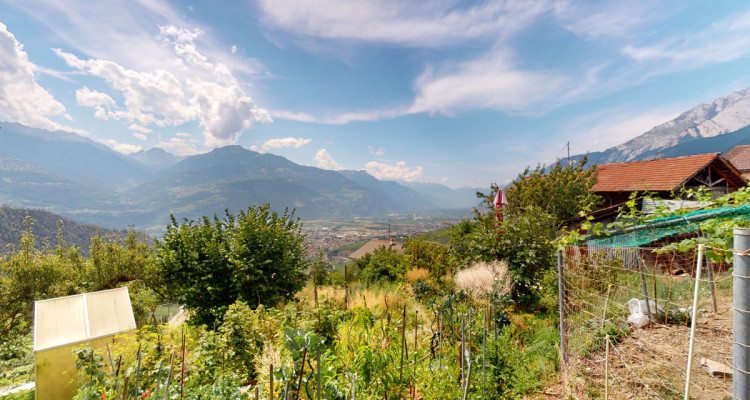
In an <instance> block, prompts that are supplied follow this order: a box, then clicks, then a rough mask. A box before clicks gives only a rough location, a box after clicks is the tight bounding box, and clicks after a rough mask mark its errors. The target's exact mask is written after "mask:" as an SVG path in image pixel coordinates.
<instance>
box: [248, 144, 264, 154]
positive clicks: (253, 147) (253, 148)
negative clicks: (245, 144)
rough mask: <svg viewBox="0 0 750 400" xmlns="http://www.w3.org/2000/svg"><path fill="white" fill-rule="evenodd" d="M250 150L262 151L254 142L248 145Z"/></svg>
mask: <svg viewBox="0 0 750 400" xmlns="http://www.w3.org/2000/svg"><path fill="white" fill-rule="evenodd" d="M250 150H252V151H257V152H261V151H262V150H261V149H260V148H258V146H257V145H255V144H254V145H252V146H250Z"/></svg>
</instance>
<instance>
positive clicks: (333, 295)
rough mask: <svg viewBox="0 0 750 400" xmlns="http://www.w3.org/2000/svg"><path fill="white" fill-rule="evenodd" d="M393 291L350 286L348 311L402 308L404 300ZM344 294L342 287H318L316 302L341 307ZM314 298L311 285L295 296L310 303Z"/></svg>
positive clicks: (344, 300) (344, 298) (344, 299)
mask: <svg viewBox="0 0 750 400" xmlns="http://www.w3.org/2000/svg"><path fill="white" fill-rule="evenodd" d="M394 291H395V290H394V289H386V288H383V287H370V288H365V287H362V286H359V285H351V286H350V287H349V309H350V310H351V309H353V308H355V307H357V306H367V307H368V308H370V309H373V308H379V309H381V310H385V309H386V308H388V309H389V310H394V307H402V306H403V305H404V301H405V300H404V298H403V297H402V296H401V295H400V294H398V293H394ZM345 293H346V292H345V291H344V288H342V287H338V286H319V287H318V302H322V301H323V300H324V299H328V300H329V301H332V302H333V303H335V304H338V305H339V306H341V307H343V306H344V305H345V304H344V303H345V302H346V297H345ZM314 296H315V294H314V293H313V287H312V285H307V286H306V287H305V288H303V289H302V291H300V292H299V293H298V294H297V297H298V298H307V299H308V300H309V301H310V302H311V303H312V301H313V299H314Z"/></svg>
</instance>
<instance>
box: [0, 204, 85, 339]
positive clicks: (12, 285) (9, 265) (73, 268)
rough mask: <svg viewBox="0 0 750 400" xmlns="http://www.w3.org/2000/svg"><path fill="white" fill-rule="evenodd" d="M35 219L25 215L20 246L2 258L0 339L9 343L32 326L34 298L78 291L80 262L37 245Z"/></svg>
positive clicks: (0, 265) (67, 254)
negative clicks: (24, 229) (24, 228)
mask: <svg viewBox="0 0 750 400" xmlns="http://www.w3.org/2000/svg"><path fill="white" fill-rule="evenodd" d="M33 224H34V222H33V220H32V219H31V218H30V217H26V218H25V219H24V221H23V225H24V226H25V227H26V231H25V232H24V234H23V236H22V237H21V242H20V246H19V247H18V248H17V249H16V250H15V251H13V252H12V253H11V255H10V256H9V257H8V259H7V260H2V259H0V343H5V344H8V343H10V342H12V341H13V340H14V339H17V338H19V337H21V336H23V335H25V334H27V333H28V332H29V331H30V330H31V321H32V312H33V308H34V301H36V300H42V299H47V298H52V297H59V296H66V295H72V294H75V293H77V292H78V291H79V285H80V275H79V274H78V271H79V270H80V269H81V265H80V264H78V263H77V262H76V261H78V260H79V258H76V257H73V258H72V259H71V258H68V256H69V255H71V253H68V252H64V253H63V254H57V253H55V252H54V251H42V250H39V249H37V248H36V246H35V244H36V237H35V236H34V234H33V233H32V229H33Z"/></svg>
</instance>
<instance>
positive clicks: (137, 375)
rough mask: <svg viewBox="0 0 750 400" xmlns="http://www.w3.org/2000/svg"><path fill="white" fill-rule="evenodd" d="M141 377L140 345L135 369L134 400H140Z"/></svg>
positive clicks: (139, 345)
mask: <svg viewBox="0 0 750 400" xmlns="http://www.w3.org/2000/svg"><path fill="white" fill-rule="evenodd" d="M140 377H141V344H140V343H138V363H137V364H136V367H135V394H133V400H138V379H139V378H140Z"/></svg>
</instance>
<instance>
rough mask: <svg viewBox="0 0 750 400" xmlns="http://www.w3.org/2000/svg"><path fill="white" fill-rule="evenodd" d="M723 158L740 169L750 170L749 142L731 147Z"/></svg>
mask: <svg viewBox="0 0 750 400" xmlns="http://www.w3.org/2000/svg"><path fill="white" fill-rule="evenodd" d="M724 158H725V159H726V160H727V161H729V162H730V163H732V165H734V167H735V168H737V169H738V170H740V171H748V170H750V144H744V145H741V146H734V147H732V149H731V150H729V151H728V152H727V154H725V155H724Z"/></svg>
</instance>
